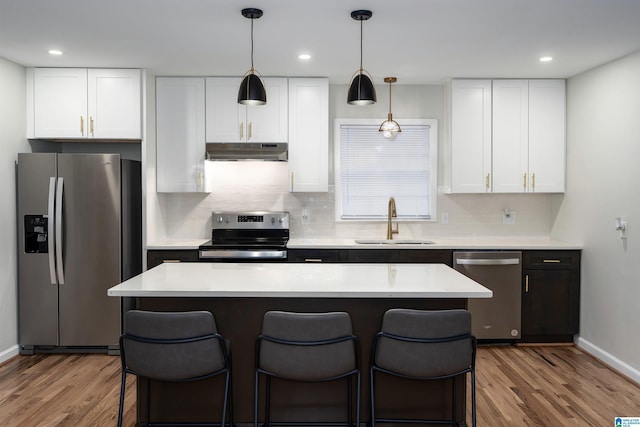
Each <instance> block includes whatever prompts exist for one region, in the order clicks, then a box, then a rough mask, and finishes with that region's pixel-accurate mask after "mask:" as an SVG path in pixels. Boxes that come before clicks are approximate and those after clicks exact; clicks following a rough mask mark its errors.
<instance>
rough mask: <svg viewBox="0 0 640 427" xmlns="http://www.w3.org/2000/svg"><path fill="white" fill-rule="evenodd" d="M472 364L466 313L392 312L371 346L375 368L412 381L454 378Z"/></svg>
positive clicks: (453, 311) (404, 310)
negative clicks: (414, 379) (450, 376)
mask: <svg viewBox="0 0 640 427" xmlns="http://www.w3.org/2000/svg"><path fill="white" fill-rule="evenodd" d="M474 363H475V338H474V337H473V336H472V335H471V314H470V313H469V312H468V311H467V310H413V309H391V310H388V311H387V312H386V313H385V315H384V317H383V320H382V328H381V332H380V333H378V336H377V340H376V344H375V345H374V364H375V365H376V366H377V367H379V368H382V369H385V370H388V371H391V372H394V373H396V374H400V375H404V376H407V377H414V378H429V377H438V376H448V375H454V374H455V373H459V372H462V371H465V370H467V369H469V368H470V367H472V366H473V364H474Z"/></svg>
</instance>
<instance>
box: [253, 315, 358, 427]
mask: <svg viewBox="0 0 640 427" xmlns="http://www.w3.org/2000/svg"><path fill="white" fill-rule="evenodd" d="M359 359H360V358H359V347H358V340H357V338H356V337H355V336H354V335H353V329H352V326H351V317H350V316H349V314H348V313H344V312H330V313H292V312H284V311H269V312H267V313H265V315H264V319H263V323H262V334H261V335H260V336H259V337H258V338H257V341H256V371H255V402H254V426H255V427H257V425H258V413H259V409H260V408H259V406H260V405H259V379H260V375H264V376H266V396H265V401H266V403H265V420H264V424H265V426H267V427H269V426H270V425H285V424H286V425H291V424H293V425H305V424H313V425H345V426H347V425H353V423H354V420H353V405H352V401H353V395H352V393H353V381H354V378H355V382H356V420H355V423H356V424H355V425H356V426H357V425H358V424H359V422H360V370H359ZM272 377H275V378H280V379H284V380H291V381H303V382H309V383H313V382H324V381H333V380H338V379H346V383H347V391H346V396H345V401H346V407H347V421H345V422H332V421H323V420H318V421H314V422H277V421H276V422H274V421H271V419H270V407H271V378H272Z"/></svg>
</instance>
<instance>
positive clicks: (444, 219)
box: [440, 212, 449, 224]
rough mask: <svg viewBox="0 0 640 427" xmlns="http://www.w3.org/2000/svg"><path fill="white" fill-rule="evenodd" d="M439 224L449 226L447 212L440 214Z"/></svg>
mask: <svg viewBox="0 0 640 427" xmlns="http://www.w3.org/2000/svg"><path fill="white" fill-rule="evenodd" d="M440 222H441V223H442V224H449V214H448V213H447V212H442V213H441V214H440Z"/></svg>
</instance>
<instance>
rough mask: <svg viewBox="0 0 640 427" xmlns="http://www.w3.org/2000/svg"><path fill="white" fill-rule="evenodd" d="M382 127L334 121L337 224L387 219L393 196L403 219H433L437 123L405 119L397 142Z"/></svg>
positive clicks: (371, 122) (367, 121)
mask: <svg viewBox="0 0 640 427" xmlns="http://www.w3.org/2000/svg"><path fill="white" fill-rule="evenodd" d="M379 126H380V123H379V122H378V121H374V120H371V119H336V122H335V134H334V155H335V188H336V220H337V221H349V220H380V219H386V218H387V206H388V202H389V198H390V197H393V198H394V199H395V201H396V206H397V213H398V218H399V219H409V220H435V218H436V197H437V176H438V174H437V163H438V156H437V145H438V144H437V141H438V129H437V121H436V120H435V119H424V120H403V121H402V122H401V123H400V126H401V127H402V132H400V133H398V135H397V136H396V138H395V139H393V140H389V139H386V138H384V137H383V136H382V135H381V134H380V132H378V128H379Z"/></svg>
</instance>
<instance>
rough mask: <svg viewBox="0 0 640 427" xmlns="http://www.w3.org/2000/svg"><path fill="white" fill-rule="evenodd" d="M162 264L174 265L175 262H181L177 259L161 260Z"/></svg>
mask: <svg viewBox="0 0 640 427" xmlns="http://www.w3.org/2000/svg"><path fill="white" fill-rule="evenodd" d="M162 262H163V263H167V262H169V263H176V262H182V261H180V260H179V259H163V260H162Z"/></svg>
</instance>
